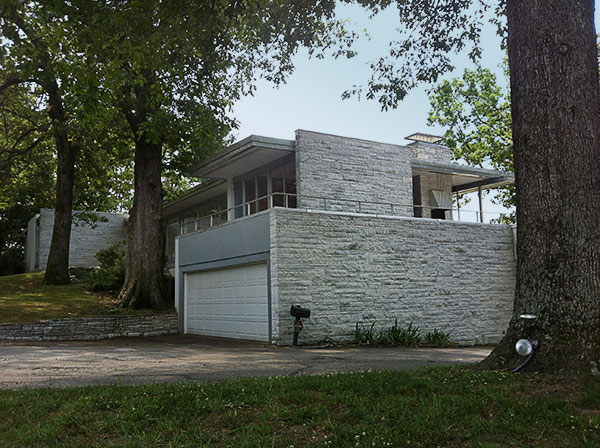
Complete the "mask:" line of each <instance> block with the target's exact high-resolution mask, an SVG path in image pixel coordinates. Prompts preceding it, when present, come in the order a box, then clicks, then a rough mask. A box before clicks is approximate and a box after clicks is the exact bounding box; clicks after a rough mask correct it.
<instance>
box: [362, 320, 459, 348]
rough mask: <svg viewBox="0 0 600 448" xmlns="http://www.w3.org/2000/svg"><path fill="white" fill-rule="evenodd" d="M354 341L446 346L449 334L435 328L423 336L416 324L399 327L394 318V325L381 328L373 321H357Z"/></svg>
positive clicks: (397, 344)
mask: <svg viewBox="0 0 600 448" xmlns="http://www.w3.org/2000/svg"><path fill="white" fill-rule="evenodd" d="M354 341H355V342H356V343H357V344H368V345H388V346H403V347H416V346H418V345H420V344H426V345H430V346H436V347H447V346H448V345H450V334H449V333H446V332H444V331H441V330H438V329H437V328H436V329H434V330H433V331H429V332H427V333H426V334H425V335H424V336H423V333H422V332H421V329H420V328H419V327H418V326H417V325H413V323H412V322H411V323H410V324H408V327H401V326H399V325H398V319H396V320H395V321H394V325H392V326H391V327H388V328H385V329H382V330H376V329H375V322H373V323H372V324H371V325H370V326H365V325H363V324H362V323H361V322H357V323H356V328H355V330H354Z"/></svg>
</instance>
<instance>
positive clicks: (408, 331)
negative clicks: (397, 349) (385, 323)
mask: <svg viewBox="0 0 600 448" xmlns="http://www.w3.org/2000/svg"><path fill="white" fill-rule="evenodd" d="M387 333H388V338H389V341H390V344H391V345H402V346H405V347H414V346H417V345H419V344H420V343H421V340H422V338H423V335H422V333H421V329H420V328H419V327H417V326H416V325H415V326H413V324H412V322H411V323H410V324H408V327H406V328H403V327H399V326H398V319H396V321H395V322H394V325H393V326H392V327H390V328H388V329H387Z"/></svg>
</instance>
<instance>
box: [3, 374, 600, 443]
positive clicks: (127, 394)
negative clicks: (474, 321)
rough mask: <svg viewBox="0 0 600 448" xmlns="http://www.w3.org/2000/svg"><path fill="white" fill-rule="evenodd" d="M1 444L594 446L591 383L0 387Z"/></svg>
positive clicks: (364, 379)
mask: <svg viewBox="0 0 600 448" xmlns="http://www.w3.org/2000/svg"><path fill="white" fill-rule="evenodd" d="M0 446H2V447H22V446H27V447H29V446H36V447H38V446H39V447H86V448H91V447H138V446H139V447H170V446H172V447H202V446H211V447H212V446H215V447H292V446H293V447H312V446H321V447H389V446H393V447H480V448H483V447H487V448H489V447H527V448H529V447H536V448H539V447H552V448H557V447H569V448H573V447H598V446H600V383H599V382H594V383H592V382H588V381H586V382H583V383H567V382H564V381H563V380H561V379H559V378H554V377H546V376H539V375H534V376H523V375H515V374H509V373H504V372H485V373H481V372H476V371H472V370H469V369H466V368H462V367H461V368H457V367H455V368H434V369H432V368H429V369H422V370H419V371H416V372H414V371H405V372H386V371H383V372H364V373H354V374H332V375H323V376H306V377H303V376H298V377H291V378H289V377H286V378H270V379H254V380H238V381H233V382H221V383H216V384H163V385H150V386H141V387H140V386H138V387H132V386H109V387H88V388H77V389H62V390H60V389H33V390H25V391H0Z"/></svg>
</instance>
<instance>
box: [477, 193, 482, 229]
mask: <svg viewBox="0 0 600 448" xmlns="http://www.w3.org/2000/svg"><path fill="white" fill-rule="evenodd" d="M477 195H478V196H479V222H481V223H483V202H482V194H481V187H477Z"/></svg>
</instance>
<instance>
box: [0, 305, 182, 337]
mask: <svg viewBox="0 0 600 448" xmlns="http://www.w3.org/2000/svg"><path fill="white" fill-rule="evenodd" d="M177 323H178V318H177V313H175V312H165V313H157V314H138V315H131V316H108V317H77V318H71V319H58V320H43V321H40V322H33V323H27V324H0V340H13V341H82V340H95V339H111V338H116V337H133V336H159V335H163V334H175V333H177Z"/></svg>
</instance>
